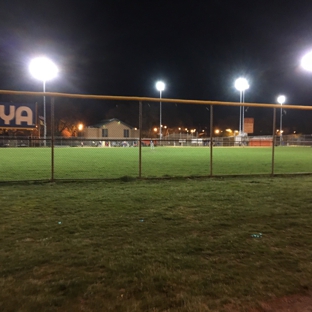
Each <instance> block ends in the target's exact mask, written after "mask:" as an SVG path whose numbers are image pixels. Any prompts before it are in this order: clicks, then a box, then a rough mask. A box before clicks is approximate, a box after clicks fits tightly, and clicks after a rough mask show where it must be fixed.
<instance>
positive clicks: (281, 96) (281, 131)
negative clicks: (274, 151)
mask: <svg viewBox="0 0 312 312" xmlns="http://www.w3.org/2000/svg"><path fill="white" fill-rule="evenodd" d="M285 101H286V96H285V95H279V96H278V97H277V102H278V103H280V104H281V116H280V146H282V141H283V140H282V138H283V137H282V135H283V125H282V123H283V108H282V105H283V104H284V103H285Z"/></svg>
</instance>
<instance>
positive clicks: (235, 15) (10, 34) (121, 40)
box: [0, 0, 312, 131]
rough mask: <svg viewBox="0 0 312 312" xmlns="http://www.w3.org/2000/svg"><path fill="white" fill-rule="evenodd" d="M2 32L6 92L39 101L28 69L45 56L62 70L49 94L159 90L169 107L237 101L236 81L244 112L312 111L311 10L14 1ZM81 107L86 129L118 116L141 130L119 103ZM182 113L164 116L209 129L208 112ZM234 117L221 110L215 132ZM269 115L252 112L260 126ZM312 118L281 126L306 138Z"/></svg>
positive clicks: (289, 4)
mask: <svg viewBox="0 0 312 312" xmlns="http://www.w3.org/2000/svg"><path fill="white" fill-rule="evenodd" d="M0 25H1V28H0V30H1V31H0V53H1V54H0V57H1V67H0V73H1V76H0V89H9V90H26V91H41V90H42V84H41V83H40V82H39V81H37V80H35V79H34V78H32V77H31V76H30V74H29V72H28V64H29V62H30V60H31V59H32V58H33V57H35V56H38V55H46V56H47V57H49V58H51V59H52V60H53V61H54V62H55V63H56V64H57V65H58V67H59V69H60V73H59V77H58V78H56V79H55V80H53V81H50V82H48V83H47V91H56V92H66V93H83V94H101V95H133V96H149V97H158V96H159V93H158V91H157V90H156V89H155V83H156V81H157V80H163V81H164V82H165V83H166V90H165V91H164V92H163V97H168V98H181V99H204V100H220V101H239V93H238V91H237V90H235V88H234V80H235V79H236V78H238V77H239V76H244V77H246V78H247V79H248V80H249V83H250V89H249V90H247V91H246V95H245V101H246V102H259V103H275V102H276V97H277V95H279V94H280V93H282V94H285V95H286V97H287V103H289V104H300V105H312V73H308V72H305V71H304V70H303V69H301V67H300V60H301V57H302V56H303V55H304V54H305V53H306V52H308V51H310V50H312V2H311V1H307V0H305V1H301V0H297V1H282V0H280V1H278V0H271V1H266V0H261V1H235V0H213V1H208V0H207V1H196V0H193V1H170V0H167V1H161V0H159V1H147V0H146V1H130V0H129V1H118V0H111V1H103V0H102V1H92V0H90V1H83V0H81V1H71V0H64V1H58V0H56V1H46V0H41V1H30V0H29V1H25V0H24V1H14V0H10V1H2V3H1V4H0ZM2 100H3V99H2ZM116 104H117V106H116ZM75 105H76V108H75V109H76V110H77V113H78V115H79V114H81V115H82V116H84V117H83V118H85V122H87V123H88V122H89V123H90V122H96V121H98V120H99V119H104V118H106V117H111V116H112V115H114V114H116V117H123V115H125V114H123V113H122V112H121V110H124V111H127V116H128V119H129V120H127V121H129V122H132V123H135V122H136V121H133V120H131V117H130V115H131V114H130V113H129V109H127V108H125V106H126V104H123V103H106V104H104V103H103V102H102V103H93V102H88V103H86V102H84V103H81V102H78V101H76V102H75ZM153 105H155V104H150V106H149V107H151V112H150V113H152V112H153V113H154V114H155V116H154V117H155V118H154V119H155V122H156V121H157V118H158V117H157V114H158V113H157V109H156V108H155V107H153ZM164 106H165V104H164ZM182 106H183V105H178V106H177V105H174V104H170V105H168V106H167V107H164V116H163V119H164V123H168V124H169V123H170V122H171V123H172V125H171V126H174V125H177V124H178V123H179V124H181V123H187V124H188V125H189V126H192V125H194V126H197V125H200V126H204V125H205V124H206V123H209V111H208V108H206V107H191V106H183V107H182ZM153 109H154V110H153ZM146 110H147V108H146ZM166 110H167V113H166ZM238 110H239V109H238V108H228V107H227V108H224V107H223V108H218V109H216V123H220V124H222V123H223V124H225V123H226V122H227V121H228V122H229V123H230V125H229V126H231V121H230V120H231V119H233V120H235V122H238V121H237V119H238ZM118 114H120V115H119V116H117V115H118ZM271 115H272V111H271V110H269V111H267V110H259V109H258V110H257V109H253V108H250V109H249V110H248V111H247V112H246V117H255V118H259V120H262V121H261V122H262V123H263V122H264V120H269V119H270V118H272V116H271ZM310 117H312V114H310V112H305V113H303V112H300V111H287V114H286V115H285V124H286V125H288V126H289V129H291V130H292V129H295V128H298V127H299V128H300V126H302V125H303V124H306V125H309V120H310ZM302 120H303V121H302ZM233 122H234V121H233ZM306 127H308V126H306ZM260 128H261V126H260V125H259V122H258V126H257V129H258V130H259V131H260ZM299 128H298V129H299ZM302 131H312V128H311V129H306V128H304V129H303V130H302Z"/></svg>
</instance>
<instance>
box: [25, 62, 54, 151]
mask: <svg viewBox="0 0 312 312" xmlns="http://www.w3.org/2000/svg"><path fill="white" fill-rule="evenodd" d="M29 71H30V73H31V74H32V76H33V77H34V78H36V79H39V80H41V81H42V83H43V92H45V86H46V81H48V80H51V79H53V78H55V77H56V76H57V73H58V68H57V66H56V65H55V64H54V63H53V62H52V61H51V60H49V59H48V58H46V57H36V58H34V59H33V60H32V61H31V62H30V64H29ZM43 127H44V134H43V138H44V141H43V145H44V146H46V137H47V116H46V99H45V95H44V96H43Z"/></svg>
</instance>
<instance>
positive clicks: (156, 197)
mask: <svg viewBox="0 0 312 312" xmlns="http://www.w3.org/2000/svg"><path fill="white" fill-rule="evenodd" d="M15 151H16V152H19V150H15ZM30 151H31V152H32V150H30ZM90 151H91V150H90ZM220 151H221V149H220ZM222 151H223V150H222ZM224 151H225V150H224ZM248 151H249V150H248ZM287 151H288V150H287ZM1 152H2V151H1ZM5 152H8V151H7V150H6V151H5ZM27 152H28V150H24V151H23V153H27ZM40 152H41V151H40ZM71 152H72V150H70V153H71ZM88 152H89V151H85V150H83V151H82V150H77V153H88ZM94 152H96V153H101V152H106V150H105V151H102V150H101V151H97V150H96V151H92V153H94ZM127 152H128V151H127ZM127 152H125V153H127ZM129 152H130V151H129ZM156 152H157V153H158V152H159V154H160V153H161V152H162V150H157V151H156ZM164 152H166V151H164ZM37 153H38V151H37ZM42 153H45V151H44V150H42ZM144 153H148V151H147V150H146V151H145V152H144ZM216 153H217V151H216ZM155 154H156V153H155ZM149 155H152V156H150V157H151V158H150V159H151V160H152V159H153V158H152V157H154V156H153V155H154V154H149ZM311 187H312V177H310V176H301V177H292V178H290V177H285V178H277V177H275V178H265V177H257V178H255V177H254V178H239V179H238V178H236V179H234V178H226V179H223V178H213V179H186V180H162V181H152V180H151V181H132V182H127V183H126V182H120V181H111V182H89V183H82V182H75V183H64V182H63V183H62V182H59V183H32V184H29V183H28V184H26V183H23V184H14V183H12V184H9V185H8V184H4V183H3V184H1V185H0V202H1V218H0V242H1V248H0V263H1V266H0V311H2V312H7V311H51V312H52V311H53V312H54V311H58V312H63V311H154V312H157V311H171V312H176V311H183V312H184V311H192V312H193V311H248V309H249V308H251V307H257V306H259V303H260V302H263V301H267V300H269V299H271V298H275V297H280V296H284V295H288V294H293V293H296V294H298V293H299V294H302V293H306V292H308V291H309V290H311V287H312V263H311V257H312V240H311V235H312V227H311V223H312V214H311V210H312V201H311V195H310V194H311ZM260 232H261V233H262V236H261V237H252V235H253V234H258V233H260Z"/></svg>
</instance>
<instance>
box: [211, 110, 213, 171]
mask: <svg viewBox="0 0 312 312" xmlns="http://www.w3.org/2000/svg"><path fill="white" fill-rule="evenodd" d="M212 132H213V105H210V176H211V177H212V175H213V171H212V146H213V142H212V139H213V137H212Z"/></svg>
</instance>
